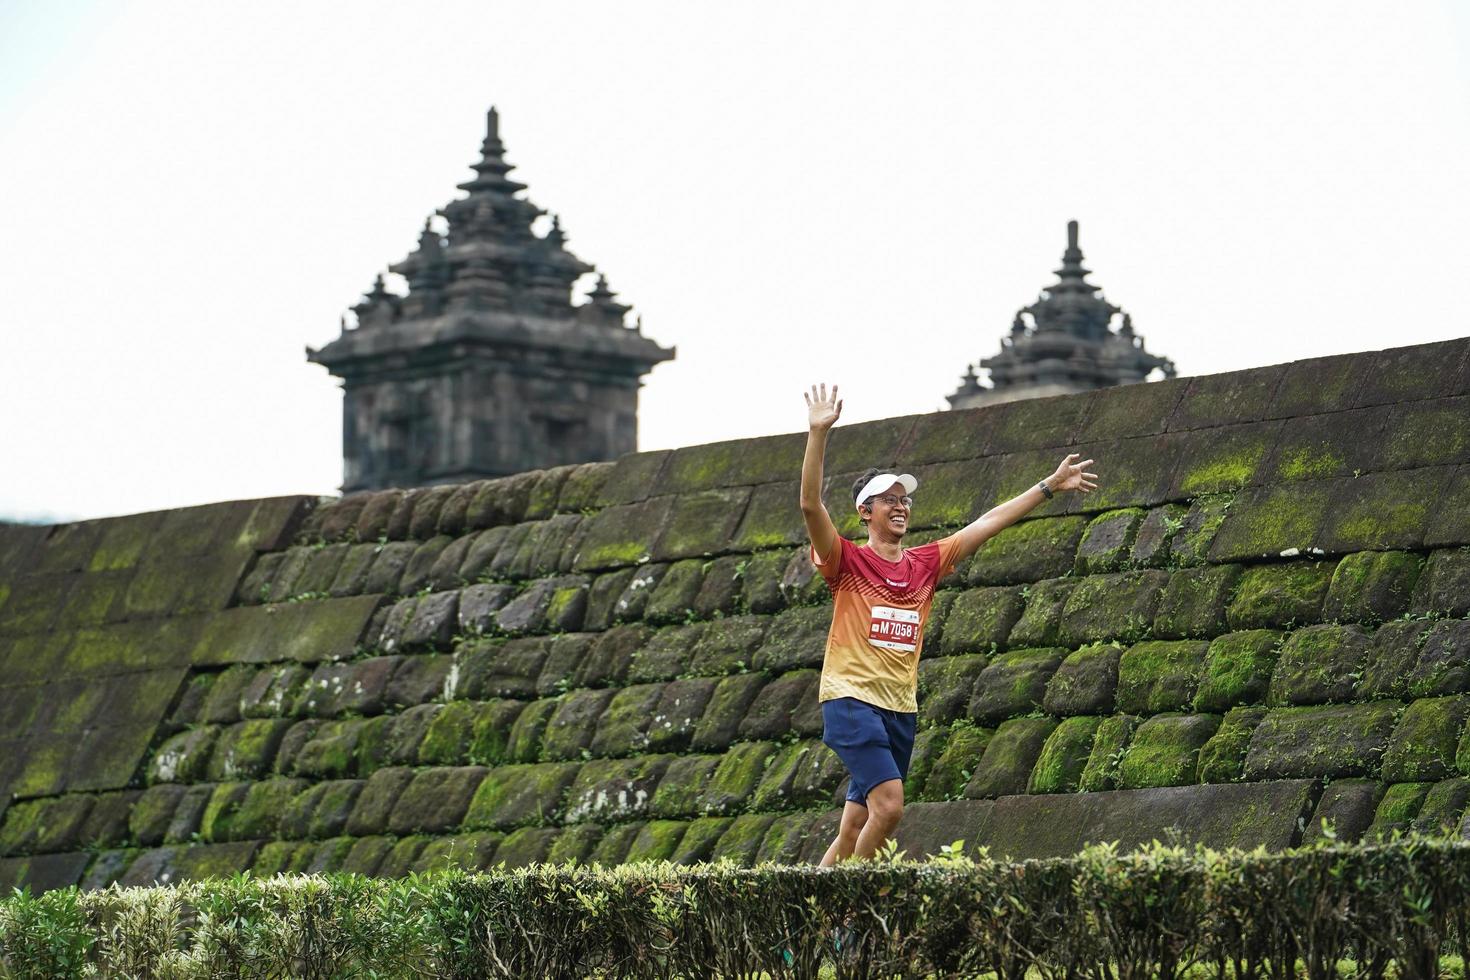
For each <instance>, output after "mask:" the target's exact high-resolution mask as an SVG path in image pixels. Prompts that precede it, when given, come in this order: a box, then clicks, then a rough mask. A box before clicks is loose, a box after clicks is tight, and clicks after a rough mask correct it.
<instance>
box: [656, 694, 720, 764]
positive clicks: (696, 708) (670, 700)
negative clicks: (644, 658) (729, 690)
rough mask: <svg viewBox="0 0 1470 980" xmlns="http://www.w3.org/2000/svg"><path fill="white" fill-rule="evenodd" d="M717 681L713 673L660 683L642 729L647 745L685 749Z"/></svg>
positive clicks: (657, 750) (662, 748)
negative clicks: (644, 728)
mask: <svg viewBox="0 0 1470 980" xmlns="http://www.w3.org/2000/svg"><path fill="white" fill-rule="evenodd" d="M718 685H719V681H717V680H715V679H714V678H712V677H691V678H686V679H684V680H678V681H670V682H669V683H668V684H665V685H663V690H662V692H661V693H660V695H659V699H658V703H657V704H656V705H655V706H654V708H653V712H652V716H651V718H650V720H649V724H648V727H647V729H646V730H645V736H646V738H647V747H648V748H649V749H650V750H652V751H655V752H683V751H684V750H686V749H688V748H689V744H690V742H691V741H692V740H693V738H694V731H695V728H696V727H697V726H698V724H699V720H700V719H701V718H703V717H704V712H705V710H706V708H708V706H709V703H710V700H711V699H712V698H713V697H714V693H715V688H716V687H717V686H718Z"/></svg>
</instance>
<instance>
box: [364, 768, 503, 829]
mask: <svg viewBox="0 0 1470 980" xmlns="http://www.w3.org/2000/svg"><path fill="white" fill-rule="evenodd" d="M489 772H490V770H488V769H486V768H485V767H483V766H452V767H443V768H436V769H422V770H420V771H419V772H417V773H415V774H414V777H413V781H412V782H410V783H409V784H408V786H407V787H405V788H404V790H403V794H402V795H401V796H399V798H398V800H397V802H395V803H394V804H393V810H392V812H391V813H390V814H389V816H388V829H389V830H390V831H392V832H393V833H395V834H407V833H417V832H420V831H423V832H427V833H431V834H438V833H443V832H445V831H447V830H453V829H455V828H456V827H458V826H459V824H460V821H461V820H463V819H464V815H465V811H466V810H468V809H469V805H470V800H471V799H473V798H474V796H475V791H476V790H477V789H479V786H480V783H481V782H483V781H484V779H485V776H486V775H487V774H488V773H489Z"/></svg>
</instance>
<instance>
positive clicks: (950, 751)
mask: <svg viewBox="0 0 1470 980" xmlns="http://www.w3.org/2000/svg"><path fill="white" fill-rule="evenodd" d="M993 734H995V733H994V732H993V731H992V730H991V729H988V728H976V727H975V726H973V725H971V724H969V723H967V722H960V723H957V724H955V725H953V726H952V727H951V728H950V729H949V733H948V738H947V739H946V741H945V742H944V751H943V752H942V753H941V754H940V756H939V758H938V759H936V760H935V761H934V764H933V765H932V766H931V767H930V769H929V775H928V777H927V778H926V779H925V780H924V782H923V786H922V787H921V789H922V792H921V794H918V796H919V799H923V800H932V801H935V802H940V801H943V800H954V799H959V797H960V795H961V794H962V793H963V792H964V789H965V786H966V784H968V783H969V781H970V777H971V776H973V775H974V774H975V770H976V769H977V768H978V767H979V765H980V760H981V758H982V757H983V756H984V755H985V749H986V747H987V746H988V745H989V744H990V738H991V736H992V735H993Z"/></svg>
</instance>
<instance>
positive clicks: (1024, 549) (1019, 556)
mask: <svg viewBox="0 0 1470 980" xmlns="http://www.w3.org/2000/svg"><path fill="white" fill-rule="evenodd" d="M1086 527H1087V519H1086V518H1085V517H1043V518H1038V519H1036V520H1030V521H1022V522H1020V523H1019V524H1013V525H1011V526H1010V527H1008V528H1006V529H1005V530H1004V531H1001V532H1000V533H999V534H997V535H996V536H995V537H993V538H991V539H990V540H989V541H987V542H985V545H984V546H983V547H982V548H981V549H980V551H979V552H977V553H976V555H975V558H974V560H973V561H971V563H970V568H969V573H968V575H967V578H968V579H969V582H970V584H972V585H1012V584H1018V583H1023V582H1036V581H1039V580H1041V579H1045V578H1056V577H1059V576H1062V575H1066V574H1067V573H1069V572H1070V571H1071V570H1072V566H1073V564H1074V562H1075V561H1076V556H1077V544H1078V542H1079V541H1081V540H1082V534H1083V532H1084V531H1085V530H1086Z"/></svg>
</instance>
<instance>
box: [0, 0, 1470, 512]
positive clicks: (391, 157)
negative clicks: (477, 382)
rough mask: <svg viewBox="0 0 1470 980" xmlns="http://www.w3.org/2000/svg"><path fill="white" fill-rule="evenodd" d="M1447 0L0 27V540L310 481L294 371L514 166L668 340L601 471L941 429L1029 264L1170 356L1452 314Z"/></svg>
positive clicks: (142, 10)
mask: <svg viewBox="0 0 1470 980" xmlns="http://www.w3.org/2000/svg"><path fill="white" fill-rule="evenodd" d="M1467 8H1470V5H1467V4H1463V3H1460V4H1456V3H1447V2H1431V0H1422V2H1415V0H1401V2H1395V3H1391V4H1389V3H1343V2H1341V0H1338V2H1333V3H1305V2H1292V3H1280V2H1278V0H1272V2H1268V3H1231V4H1220V3H1208V4H1207V3H1182V2H1178V0H1169V2H1160V3H1144V2H1139V3H1126V4H1124V3H1107V4H1098V3H1057V2H1053V3H1049V4H1045V5H1038V4H1031V3H1023V2H1020V0H1015V2H1010V3H1006V4H999V3H985V4H980V3H973V4H953V3H906V4H891V3H885V4H876V3H874V4H861V3H854V2H843V3H818V2H808V3H791V2H789V0H787V2H779V3H753V2H745V3H739V4H718V5H717V4H693V3H677V2H668V3H636V2H619V3H585V4H582V3H549V2H542V3H519V4H503V3H486V2H480V3H464V4H451V3H428V4H403V3H386V2H384V3H367V2H353V3H336V4H332V3H325V2H323V3H301V2H290V3H285V2H259V0H256V2H251V3H231V2H209V3H198V2H189V3H183V2H180V3H131V4H125V3H111V4H108V3H79V2H57V0H5V2H4V3H3V4H0V176H3V180H0V216H3V217H0V515H10V516H12V517H15V516H19V517H32V518H34V517H39V516H46V515H50V516H54V517H58V518H59V517H66V518H72V517H93V516H102V515H110V514H120V513H130V512H135V511H141V510H151V509H156V508H161V507H173V506H179V505H185V504H193V503H202V502H205V501H211V500H220V499H234V498H246V497H257V496H264V495H272V494H283V493H331V492H334V491H335V488H336V487H337V485H338V483H339V481H340V478H341V435H340V431H341V393H340V389H338V387H337V386H336V383H335V381H334V379H332V378H331V377H330V376H328V375H327V373H326V372H325V370H323V369H322V368H321V367H318V366H315V365H310V364H308V363H307V362H306V361H305V359H304V347H305V346H306V345H308V344H309V345H311V346H313V347H317V346H321V345H322V344H324V343H326V342H327V341H329V340H331V339H332V338H333V337H334V336H336V334H337V332H338V328H337V322H338V316H339V315H340V314H341V313H342V311H343V310H344V309H345V308H346V307H348V306H350V305H351V304H352V303H353V302H355V301H356V299H357V297H358V295H359V294H360V293H361V292H362V291H363V290H364V289H365V288H366V287H367V286H368V285H369V284H370V282H371V281H372V277H373V274H374V273H375V272H377V271H378V270H380V269H382V268H384V267H385V266H386V265H387V264H388V263H389V262H394V261H397V260H398V259H399V258H401V257H402V256H403V255H404V254H405V253H406V252H408V251H409V250H410V249H411V248H412V246H413V244H414V242H415V240H416V236H417V232H418V230H419V227H420V226H421V224H422V222H423V219H424V217H425V216H426V215H427V214H429V213H430V212H432V211H433V210H434V209H435V208H438V207H440V206H442V205H443V204H444V203H445V202H446V201H447V200H449V199H450V198H451V197H452V196H454V195H455V194H456V193H457V192H456V191H455V190H454V185H455V184H456V183H458V182H460V181H462V180H464V179H466V177H467V176H468V174H469V170H468V164H469V163H470V162H471V161H473V160H474V159H475V158H476V155H477V149H478V146H479V141H480V139H481V136H482V127H483V125H484V113H485V109H486V108H487V107H488V106H489V105H490V104H491V103H495V104H496V105H498V106H499V107H500V110H501V116H502V127H501V130H502V135H503V136H504V138H505V140H506V143H507V146H508V155H509V158H510V160H511V162H512V163H515V164H517V165H518V167H519V169H518V170H517V171H516V176H517V177H519V178H520V179H521V180H523V181H525V182H527V183H529V184H530V192H529V196H530V197H531V199H532V200H534V201H535V202H536V203H538V204H539V205H541V206H542V207H544V208H549V209H551V210H553V211H556V212H558V213H560V214H561V216H562V221H563V226H564V227H565V229H566V231H567V233H568V235H569V237H570V242H571V248H572V249H573V251H575V252H576V253H577V254H578V255H580V256H581V257H582V258H583V259H585V260H587V261H590V262H593V263H595V264H596V265H597V266H598V267H599V268H600V269H602V270H604V271H605V272H606V273H607V274H608V276H609V278H610V280H611V283H612V286H613V288H614V289H616V290H617V291H618V292H619V293H620V294H621V295H622V297H623V299H624V300H625V301H628V302H631V303H633V304H634V305H635V306H636V308H637V309H638V311H640V312H641V313H642V314H643V318H644V330H645V332H646V333H647V334H648V335H650V336H652V337H653V338H655V339H656V340H658V341H659V342H661V343H663V344H665V345H677V347H678V350H679V356H678V359H677V360H675V361H673V362H672V363H669V364H665V365H662V366H660V367H658V368H656V369H655V370H654V371H653V373H652V374H651V375H650V376H649V377H648V378H647V381H646V387H645V388H644V390H643V396H642V411H641V425H642V430H641V435H640V443H641V446H640V448H644V449H650V448H659V447H669V446H678V445H689V444H694V443H700V442H708V441H712V440H718V439H728V438H736V437H740V436H746V435H756V434H764V433H771V432H781V431H793V430H795V429H797V428H799V427H801V426H802V425H803V424H804V422H805V419H804V415H803V412H804V408H803V406H802V402H801V399H800V397H799V392H800V391H801V388H802V386H803V385H804V384H806V383H809V382H810V381H812V380H816V379H827V380H837V381H839V382H841V384H842V386H843V388H844V390H845V392H846V395H847V412H846V415H845V416H844V418H845V420H864V419H872V418H881V417H885V416H891V415H900V414H907V413H913V412H928V411H934V410H936V409H939V408H941V407H943V406H944V404H945V403H944V395H945V394H947V393H949V392H950V391H952V390H953V389H954V388H955V386H956V385H957V384H958V381H959V378H960V375H961V374H962V373H963V371H964V369H965V365H966V364H967V363H969V362H972V361H974V360H976V359H978V358H979V357H981V356H985V355H988V354H990V353H992V352H994V351H995V350H996V349H997V347H998V344H999V338H1000V336H1001V335H1002V334H1004V333H1005V332H1006V330H1007V328H1008V327H1009V324H1010V321H1011V317H1012V315H1013V313H1014V312H1015V310H1016V309H1017V308H1018V307H1020V306H1023V305H1025V304H1027V303H1029V302H1030V301H1032V300H1033V299H1034V298H1035V295H1036V293H1037V291H1038V290H1039V289H1040V288H1041V287H1043V286H1045V285H1046V284H1048V283H1049V282H1051V281H1052V276H1051V274H1050V270H1052V269H1054V268H1055V267H1056V265H1057V260H1058V258H1059V256H1060V254H1061V251H1062V248H1063V246H1064V244H1065V224H1066V222H1067V220H1068V219H1070V218H1076V219H1078V220H1079V221H1080V222H1081V228H1082V234H1081V242H1082V247H1083V250H1084V251H1085V253H1086V255H1087V262H1088V265H1089V266H1090V267H1091V268H1093V269H1094V270H1096V271H1095V274H1094V276H1093V280H1094V281H1095V282H1097V283H1099V284H1100V285H1102V286H1103V287H1104V289H1105V290H1106V295H1107V297H1108V298H1109V299H1110V300H1112V301H1113V302H1114V303H1118V304H1120V305H1122V306H1123V307H1124V308H1126V309H1127V310H1129V311H1130V312H1131V313H1132V314H1133V316H1134V322H1135V325H1136V327H1137V329H1138V331H1139V332H1140V333H1142V334H1143V335H1144V336H1145V338H1146V339H1147V343H1148V346H1149V347H1150V348H1151V349H1153V350H1155V351H1157V352H1159V353H1162V354H1166V355H1168V356H1171V357H1173V358H1174V360H1175V362H1176V363H1177V364H1178V366H1179V368H1180V371H1181V373H1184V374H1203V373H1210V372H1215V371H1224V370H1231V369H1235V368H1242V367H1247V366H1250V365H1255V364H1263V363H1275V362H1280V361H1286V360H1291V359H1295V358H1299V357H1306V356H1312V355H1318V354H1327V353H1335V352H1342V351H1353V350H1365V349H1374V348H1378V347H1385V346H1398V345H1402V344H1410V343H1418V342H1423V341H1430V340H1438V339H1444V338H1448V337H1454V336H1462V335H1464V334H1466V333H1470V317H1467V314H1466V312H1465V307H1464V294H1465V286H1464V278H1465V276H1466V274H1467V270H1470V236H1467V234H1466V226H1467V217H1470V180H1467V179H1466V172H1467V164H1466V161H1467V160H1470V15H1467V13H1466V11H1467Z"/></svg>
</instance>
